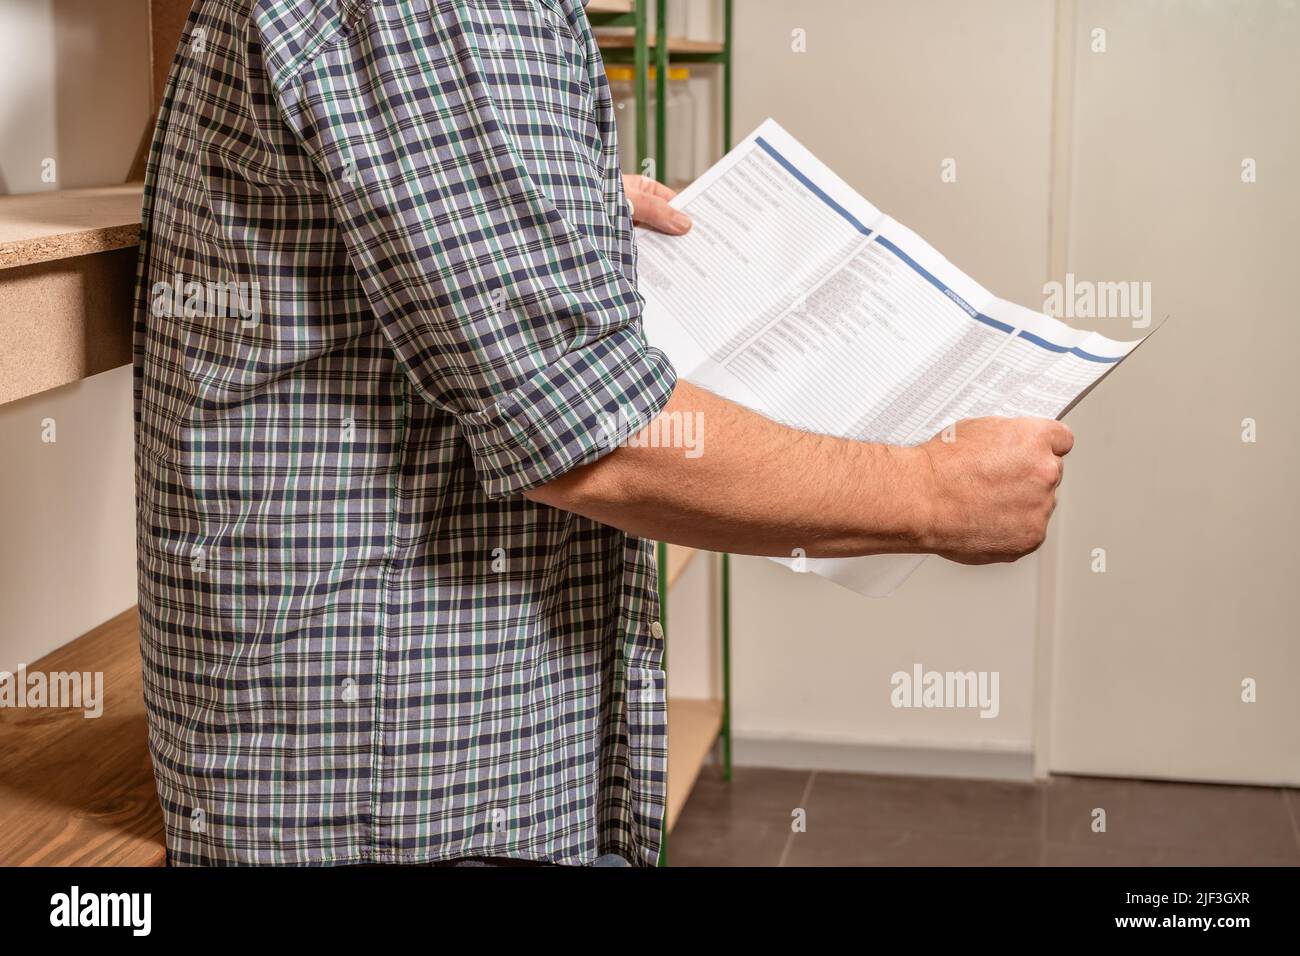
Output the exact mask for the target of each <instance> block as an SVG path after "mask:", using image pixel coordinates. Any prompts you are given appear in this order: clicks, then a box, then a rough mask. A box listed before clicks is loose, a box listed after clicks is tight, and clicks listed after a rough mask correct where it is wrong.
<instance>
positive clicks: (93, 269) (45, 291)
mask: <svg viewBox="0 0 1300 956" xmlns="http://www.w3.org/2000/svg"><path fill="white" fill-rule="evenodd" d="M141 195H142V186H141V184H139V183H129V184H127V185H125V186H105V187H102V188H97V189H61V190H55V191H52V192H43V193H30V194H27V195H22V196H0V404H2V403H4V402H12V401H16V400H18V399H20V398H27V397H28V396H30V395H35V394H37V393H39V392H44V391H46V390H47V389H51V388H56V387H58V386H60V385H67V384H68V383H69V382H75V381H77V380H78V379H83V378H89V377H90V376H91V375H98V374H99V373H100V372H106V371H108V370H109V369H111V368H117V367H118V366H120V365H125V364H127V363H128V362H130V361H131V309H132V299H133V293H134V288H135V269H136V246H137V244H138V243H139V239H140V201H141Z"/></svg>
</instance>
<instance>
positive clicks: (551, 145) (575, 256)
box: [265, 2, 675, 497]
mask: <svg viewBox="0 0 1300 956" xmlns="http://www.w3.org/2000/svg"><path fill="white" fill-rule="evenodd" d="M353 11H354V12H352V13H351V14H350V15H341V16H340V19H339V22H338V23H337V27H336V29H335V30H333V31H331V32H330V33H329V34H328V35H324V34H317V35H314V36H305V37H297V38H293V37H290V39H289V40H288V41H286V40H285V39H283V33H284V31H283V30H280V31H274V32H275V35H276V36H277V37H280V38H281V39H279V40H278V41H277V42H278V44H279V46H278V47H277V48H276V49H271V50H267V51H265V58H266V62H267V63H268V65H269V68H270V69H271V70H272V71H273V73H274V72H278V73H279V75H277V76H274V77H273V80H274V81H275V82H274V86H275V88H276V89H277V100H278V101H277V103H276V104H275V108H277V109H279V110H281V111H282V112H283V114H284V116H285V118H286V120H287V121H288V125H289V127H290V128H291V129H292V130H293V131H294V133H295V134H296V135H297V137H298V138H299V140H300V146H301V150H302V153H303V155H304V157H305V159H307V160H309V161H310V162H311V163H313V164H314V165H315V166H316V167H317V169H318V170H319V175H320V179H321V183H322V188H323V189H325V190H326V191H327V192H328V194H329V197H330V204H331V208H332V209H333V210H334V223H332V224H328V226H326V227H327V228H337V229H338V230H339V232H340V233H341V235H342V238H343V240H344V243H345V245H346V247H347V250H348V254H349V257H350V259H351V263H352V265H353V267H354V268H355V270H356V273H357V275H358V276H359V278H360V281H361V287H362V288H363V289H364V293H365V298H366V302H365V303H364V305H365V306H367V307H368V308H369V309H370V310H371V311H372V312H373V313H374V315H375V317H376V319H377V321H378V322H379V324H380V326H381V328H382V330H383V333H384V336H385V338H386V340H387V343H388V345H389V346H390V347H391V348H392V349H393V351H394V353H395V354H396V356H397V358H398V360H399V362H400V363H401V365H402V367H403V368H404V370H405V371H406V374H407V375H408V377H409V379H410V381H411V383H412V385H413V387H414V390H415V392H416V393H417V394H418V395H419V396H420V398H421V399H422V400H424V401H426V402H428V403H430V404H432V405H434V406H435V407H437V408H439V409H442V410H445V411H446V412H448V413H449V414H451V415H453V416H455V418H456V420H457V422H458V425H459V430H460V432H461V434H462V435H463V436H464V439H465V441H466V442H467V443H468V446H469V448H470V450H471V453H472V455H473V460H474V466H475V469H476V472H477V474H478V478H479V481H480V483H481V485H482V487H483V489H484V491H485V493H486V494H487V495H489V496H490V497H504V496H508V495H513V494H517V493H519V492H521V491H523V490H525V489H527V488H531V487H534V486H536V485H539V484H543V483H545V482H547V481H550V480H553V479H554V478H557V477H559V476H560V475H563V474H564V473H565V472H567V471H569V470H570V469H572V468H574V467H576V466H578V465H581V464H585V463H588V462H591V461H594V460H596V459H597V458H599V457H601V456H602V455H603V454H606V453H607V452H609V451H610V450H612V449H613V448H614V447H616V446H617V443H618V441H619V440H620V439H621V437H623V436H625V435H627V434H629V433H630V432H633V431H635V430H637V429H638V428H639V427H641V426H643V425H645V424H648V423H649V422H650V421H651V420H652V419H653V418H654V416H655V415H656V414H658V412H659V411H660V410H661V409H662V407H663V406H664V404H665V403H666V402H667V401H668V399H669V397H670V396H671V394H672V391H673V388H674V385H675V375H674V371H673V368H672V366H671V364H670V363H669V361H668V359H667V357H666V356H665V355H664V354H663V353H662V352H660V351H659V350H657V349H655V348H652V347H649V346H648V345H647V344H646V343H645V340H644V337H643V335H642V330H641V310H642V305H643V302H642V299H641V297H640V295H639V294H638V293H637V291H636V288H635V283H634V281H633V275H634V272H633V269H632V267H631V260H632V256H633V255H634V253H633V252H632V240H631V234H630V233H631V222H630V219H629V218H628V216H627V214H626V208H625V206H624V204H623V201H622V197H621V192H620V191H619V177H618V176H617V171H616V170H614V171H610V170H607V169H604V168H603V166H602V162H603V160H602V158H601V157H602V155H603V154H604V153H605V150H604V149H603V148H602V143H601V141H600V137H601V135H602V134H603V131H602V130H601V129H599V127H597V126H596V125H595V124H594V121H593V118H592V116H593V113H594V110H593V107H592V104H593V97H596V96H608V91H607V89H602V88H600V84H597V83H593V82H592V81H590V80H589V70H588V69H587V62H586V60H585V58H587V57H589V56H591V55H593V54H594V51H593V50H589V49H586V48H585V47H584V45H583V44H582V43H581V41H580V40H579V38H578V37H577V36H575V34H574V32H573V31H571V30H570V29H568V26H569V25H568V24H567V23H566V22H565V21H564V20H563V18H562V17H559V16H555V15H553V14H552V12H550V8H549V7H548V6H547V5H546V4H545V3H521V4H519V5H518V7H517V9H513V8H507V10H506V12H504V13H503V12H501V11H497V12H496V13H495V14H494V15H495V16H497V17H502V16H509V17H510V18H511V20H510V22H509V23H508V24H502V23H499V22H497V23H494V22H492V21H491V20H490V19H488V14H485V13H483V12H481V11H479V10H476V9H475V6H474V5H472V4H451V3H445V4H438V3H428V4H422V3H411V4H407V3H401V4H399V3H386V2H380V3H364V4H360V5H354V7H353ZM503 27H508V29H503ZM300 228H303V229H304V231H305V230H306V228H307V226H306V224H304V225H302V226H301V227H300Z"/></svg>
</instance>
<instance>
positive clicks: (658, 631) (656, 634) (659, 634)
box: [650, 621, 664, 641]
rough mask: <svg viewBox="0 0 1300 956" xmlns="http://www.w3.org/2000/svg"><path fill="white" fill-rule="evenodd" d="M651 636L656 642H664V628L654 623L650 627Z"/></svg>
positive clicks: (656, 622)
mask: <svg viewBox="0 0 1300 956" xmlns="http://www.w3.org/2000/svg"><path fill="white" fill-rule="evenodd" d="M650 636H651V637H653V638H654V639H655V640H656V641H662V640H663V639H664V626H663V625H662V624H660V623H659V622H658V621H655V622H654V623H652V624H651V625H650Z"/></svg>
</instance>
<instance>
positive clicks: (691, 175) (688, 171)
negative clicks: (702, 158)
mask: <svg viewBox="0 0 1300 956" xmlns="http://www.w3.org/2000/svg"><path fill="white" fill-rule="evenodd" d="M654 83H655V68H654V67H653V66H652V67H650V88H651V91H652V93H651V98H652V99H653V96H654V94H653V90H654V88H655V86H654ZM664 96H665V99H664V121H665V124H666V127H667V132H668V144H667V145H668V155H667V157H665V158H666V160H667V164H668V168H667V170H663V171H660V172H659V173H658V174H656V176H655V178H656V179H658V180H659V181H660V182H667V183H668V185H669V186H671V187H673V188H674V189H680V188H682V187H683V186H685V185H688V184H689V183H690V182H691V181H692V180H694V179H695V176H696V174H697V170H696V168H695V133H696V122H695V96H694V95H693V94H692V93H691V71H690V70H688V69H687V68H686V67H684V66H670V67H669V68H668V83H667V89H665V90H664ZM633 104H634V105H633V109H635V100H633ZM657 120H658V115H657V111H656V110H655V107H654V103H653V102H652V103H651V104H650V106H649V115H648V116H647V121H648V122H647V129H648V132H649V141H650V151H651V153H652V154H653V152H654V143H655V129H656V121H657ZM665 173H666V174H667V178H666V179H665V175H664V174H665Z"/></svg>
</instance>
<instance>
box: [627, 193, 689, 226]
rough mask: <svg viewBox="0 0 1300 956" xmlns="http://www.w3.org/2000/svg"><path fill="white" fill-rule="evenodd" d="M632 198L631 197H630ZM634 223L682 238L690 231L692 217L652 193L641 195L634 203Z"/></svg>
mask: <svg viewBox="0 0 1300 956" xmlns="http://www.w3.org/2000/svg"><path fill="white" fill-rule="evenodd" d="M629 198H631V197H629ZM632 221H633V222H635V223H637V224H639V225H643V226H649V227H650V228H651V229H655V230H658V231H659V232H666V233H667V234H668V235H670V236H680V235H683V234H684V233H686V232H689V231H690V228H691V217H690V216H688V215H686V213H684V212H679V211H678V210H676V209H674V208H673V207H672V206H670V205H668V201H667V200H666V199H662V198H660V197H659V196H655V195H652V194H650V193H639V194H638V195H637V196H636V198H635V200H634V201H633V207H632Z"/></svg>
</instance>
